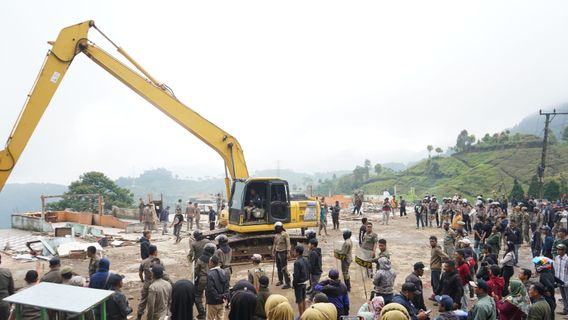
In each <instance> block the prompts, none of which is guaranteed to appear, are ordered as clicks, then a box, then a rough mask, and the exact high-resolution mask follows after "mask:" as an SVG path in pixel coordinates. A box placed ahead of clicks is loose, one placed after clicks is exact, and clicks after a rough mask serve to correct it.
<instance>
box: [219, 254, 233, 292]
mask: <svg viewBox="0 0 568 320" xmlns="http://www.w3.org/2000/svg"><path fill="white" fill-rule="evenodd" d="M215 255H216V256H217V257H218V258H219V267H220V268H221V269H223V270H224V271H225V275H226V276H227V282H228V283H229V286H230V285H231V273H232V272H233V270H232V268H231V258H232V257H233V249H231V248H229V252H227V253H225V252H223V250H221V249H217V251H215Z"/></svg>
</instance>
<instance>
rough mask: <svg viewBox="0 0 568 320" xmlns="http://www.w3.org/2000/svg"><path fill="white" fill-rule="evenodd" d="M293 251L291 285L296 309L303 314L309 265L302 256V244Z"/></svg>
mask: <svg viewBox="0 0 568 320" xmlns="http://www.w3.org/2000/svg"><path fill="white" fill-rule="evenodd" d="M295 251H296V256H297V259H296V261H295V262H294V275H293V279H292V286H293V287H294V295H295V297H296V303H297V304H298V311H299V312H300V314H303V313H304V310H306V281H308V279H309V276H310V265H309V264H308V261H307V260H306V258H305V257H304V246H302V245H297V246H296V248H295ZM310 256H311V255H310ZM320 259H321V257H320ZM320 263H321V261H320ZM320 267H321V265H320Z"/></svg>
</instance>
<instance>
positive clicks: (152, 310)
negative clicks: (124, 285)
mask: <svg viewBox="0 0 568 320" xmlns="http://www.w3.org/2000/svg"><path fill="white" fill-rule="evenodd" d="M171 296H172V285H171V284H170V283H169V282H168V281H166V280H164V279H156V280H154V281H152V284H151V285H150V287H149V288H148V317H147V319H148V320H162V319H165V318H166V316H168V315H169V309H170V308H169V307H170V301H171Z"/></svg>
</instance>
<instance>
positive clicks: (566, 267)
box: [554, 243, 568, 315]
mask: <svg viewBox="0 0 568 320" xmlns="http://www.w3.org/2000/svg"><path fill="white" fill-rule="evenodd" d="M556 253H557V255H556V257H555V258H554V276H555V277H556V279H558V280H560V281H558V282H559V283H561V282H563V283H564V284H562V285H559V286H558V289H559V290H560V295H562V302H563V303H564V308H563V309H562V311H561V312H559V313H558V314H562V315H568V255H566V245H565V244H563V243H559V244H558V245H557V246H556Z"/></svg>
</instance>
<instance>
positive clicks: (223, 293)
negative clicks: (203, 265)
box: [205, 256, 229, 320]
mask: <svg viewBox="0 0 568 320" xmlns="http://www.w3.org/2000/svg"><path fill="white" fill-rule="evenodd" d="M228 299H229V281H228V278H227V276H226V275H225V271H224V270H223V269H221V268H220V267H219V258H218V257H217V256H212V257H211V258H209V273H208V274H207V289H206V290H205V303H206V304H207V319H211V320H223V319H224V317H225V307H224V304H225V303H226V302H227V301H228Z"/></svg>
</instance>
